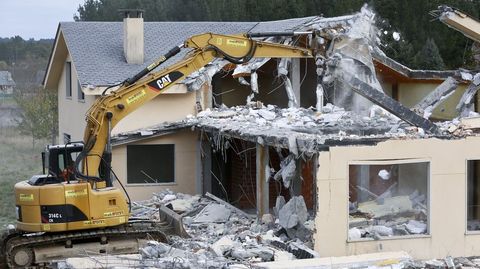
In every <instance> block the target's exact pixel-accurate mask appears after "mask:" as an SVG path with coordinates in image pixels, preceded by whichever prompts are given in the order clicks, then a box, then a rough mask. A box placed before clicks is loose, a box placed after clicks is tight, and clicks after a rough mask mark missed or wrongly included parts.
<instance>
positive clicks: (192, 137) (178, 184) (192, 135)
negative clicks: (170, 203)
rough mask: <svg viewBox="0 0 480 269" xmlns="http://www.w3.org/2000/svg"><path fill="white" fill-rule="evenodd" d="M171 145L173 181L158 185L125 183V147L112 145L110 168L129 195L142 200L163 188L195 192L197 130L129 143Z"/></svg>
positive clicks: (133, 198)
mask: <svg viewBox="0 0 480 269" xmlns="http://www.w3.org/2000/svg"><path fill="white" fill-rule="evenodd" d="M149 144H150V145H151V144H175V182H174V183H162V184H126V183H127V146H126V145H119V146H115V147H114V148H113V152H112V155H113V160H112V167H113V170H114V171H115V173H116V174H117V176H118V178H119V179H120V180H121V181H122V183H123V184H124V186H126V189H127V191H128V193H129V195H130V197H131V198H132V200H145V199H149V198H151V197H152V193H154V192H159V191H161V190H164V189H167V188H168V189H170V190H172V191H175V192H182V193H189V194H195V191H196V190H195V187H196V180H197V176H196V175H198V174H199V172H198V171H197V166H198V163H197V161H198V160H197V133H196V132H195V131H191V130H184V131H180V132H178V133H174V134H169V135H164V136H160V137H156V138H150V139H145V140H142V141H138V142H132V143H131V144H130V145H149Z"/></svg>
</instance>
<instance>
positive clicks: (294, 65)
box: [289, 58, 301, 107]
mask: <svg viewBox="0 0 480 269" xmlns="http://www.w3.org/2000/svg"><path fill="white" fill-rule="evenodd" d="M289 75H290V81H291V82H292V89H293V93H294V95H295V99H296V100H297V104H296V105H297V107H300V103H301V102H300V101H301V100H300V82H301V81H300V79H301V78H300V59H299V58H293V59H292V62H291V65H290V72H289Z"/></svg>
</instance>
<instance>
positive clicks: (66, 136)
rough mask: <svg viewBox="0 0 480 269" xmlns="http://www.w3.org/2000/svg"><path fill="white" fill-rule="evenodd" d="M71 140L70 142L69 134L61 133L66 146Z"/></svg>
mask: <svg viewBox="0 0 480 269" xmlns="http://www.w3.org/2000/svg"><path fill="white" fill-rule="evenodd" d="M71 140H72V137H71V136H70V135H69V134H67V133H63V143H65V144H68V143H70V142H71Z"/></svg>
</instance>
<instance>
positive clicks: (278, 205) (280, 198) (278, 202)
mask: <svg viewBox="0 0 480 269" xmlns="http://www.w3.org/2000/svg"><path fill="white" fill-rule="evenodd" d="M285 203H286V202H285V197H283V196H281V195H279V196H277V200H276V201H275V207H274V208H273V212H274V213H275V216H277V217H278V213H279V212H280V209H282V207H283V206H284V205H285Z"/></svg>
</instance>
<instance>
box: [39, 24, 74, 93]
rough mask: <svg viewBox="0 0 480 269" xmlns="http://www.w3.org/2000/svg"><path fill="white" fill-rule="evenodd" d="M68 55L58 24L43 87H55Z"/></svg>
mask: <svg viewBox="0 0 480 269" xmlns="http://www.w3.org/2000/svg"><path fill="white" fill-rule="evenodd" d="M67 56H68V48H67V44H66V42H65V37H64V35H63V33H62V30H61V29H60V24H58V28H57V34H56V35H55V42H54V44H53V48H52V51H51V53H50V58H49V59H48V65H47V72H45V77H44V78H43V83H42V84H43V88H44V89H56V88H57V87H58V82H59V80H60V76H61V74H62V68H63V63H64V62H65V59H66V58H67Z"/></svg>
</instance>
